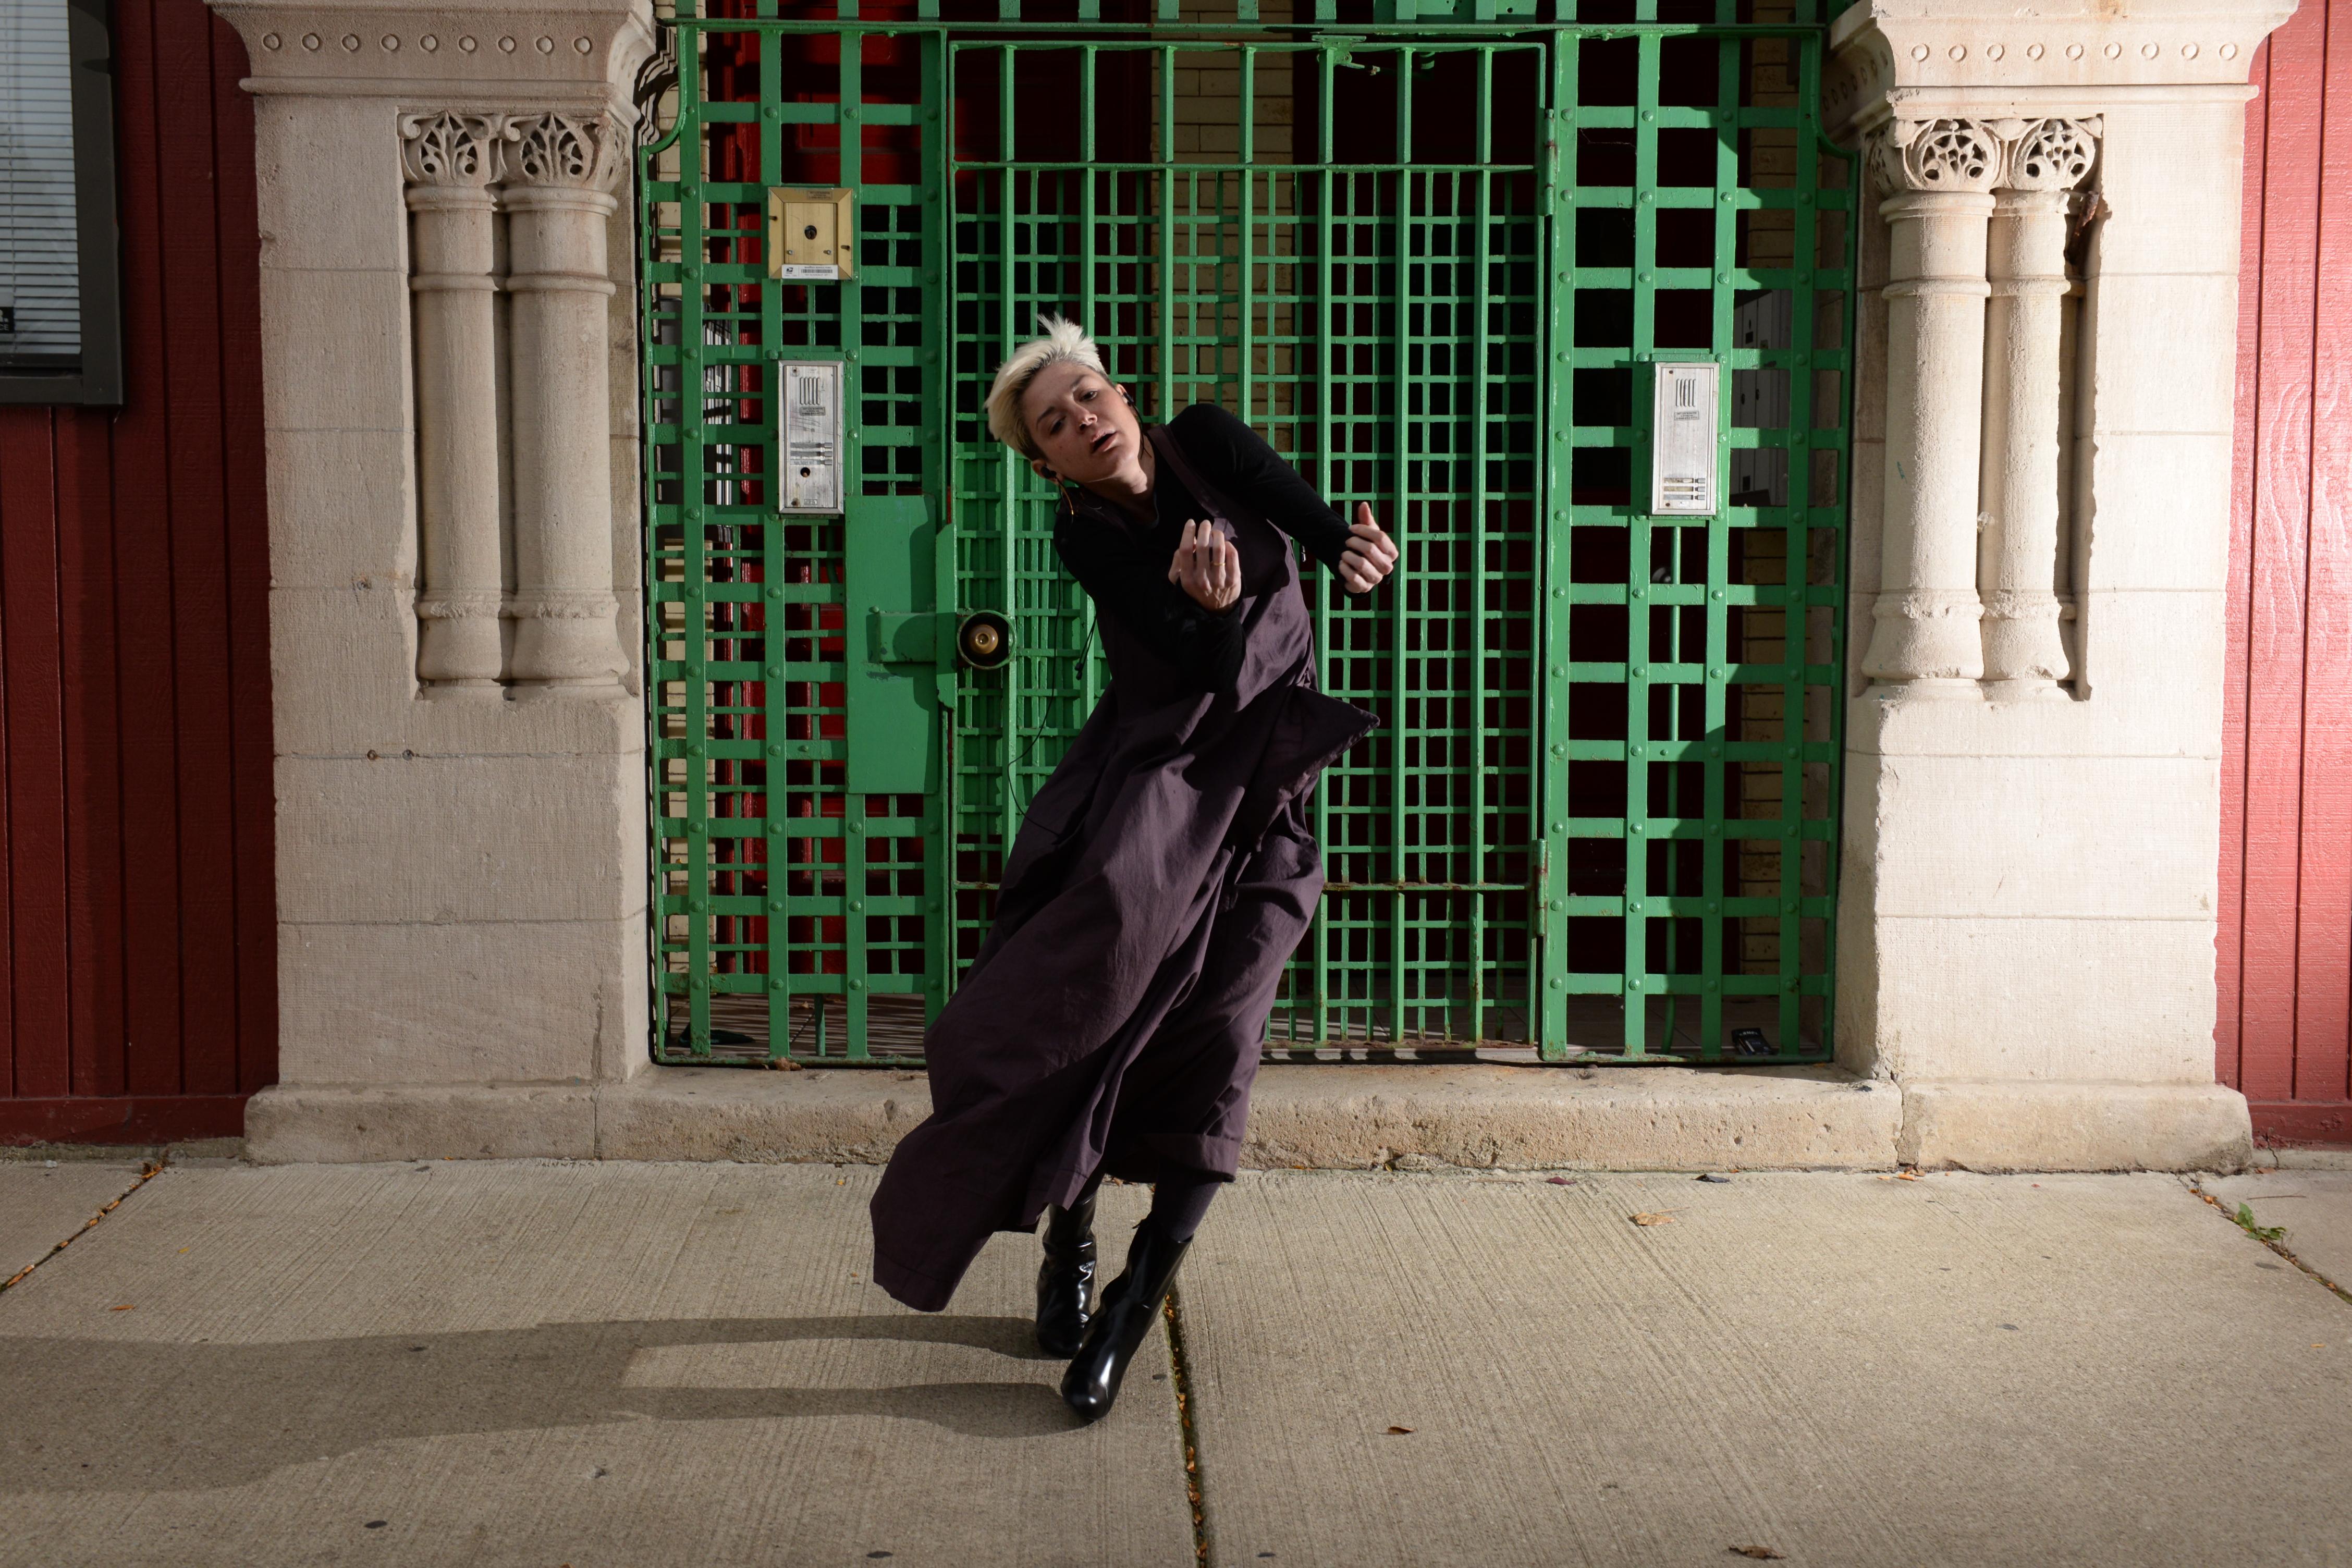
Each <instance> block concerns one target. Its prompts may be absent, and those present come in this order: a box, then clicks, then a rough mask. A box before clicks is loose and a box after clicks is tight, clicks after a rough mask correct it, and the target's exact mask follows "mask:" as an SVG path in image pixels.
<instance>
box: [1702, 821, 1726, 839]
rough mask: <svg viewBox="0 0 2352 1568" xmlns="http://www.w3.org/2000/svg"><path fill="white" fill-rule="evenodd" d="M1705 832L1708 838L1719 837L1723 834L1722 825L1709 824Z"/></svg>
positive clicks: (1717, 823)
mask: <svg viewBox="0 0 2352 1568" xmlns="http://www.w3.org/2000/svg"><path fill="white" fill-rule="evenodd" d="M1706 831H1707V836H1708V837H1722V834H1723V824H1721V823H1720V822H1710V823H1708V824H1707V825H1706Z"/></svg>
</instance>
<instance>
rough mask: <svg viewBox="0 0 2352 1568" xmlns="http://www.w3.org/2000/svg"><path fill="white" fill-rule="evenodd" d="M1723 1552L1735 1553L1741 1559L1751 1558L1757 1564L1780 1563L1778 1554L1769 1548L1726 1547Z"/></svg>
mask: <svg viewBox="0 0 2352 1568" xmlns="http://www.w3.org/2000/svg"><path fill="white" fill-rule="evenodd" d="M1724 1550H1725V1551H1727V1552H1736V1553H1738V1555H1739V1556H1742V1557H1753V1558H1755V1559H1756V1560H1757V1561H1758V1562H1759V1563H1778V1562H1780V1553H1779V1552H1775V1551H1773V1550H1772V1549H1771V1548H1770V1547H1769V1546H1728V1547H1726V1548H1725V1549H1724Z"/></svg>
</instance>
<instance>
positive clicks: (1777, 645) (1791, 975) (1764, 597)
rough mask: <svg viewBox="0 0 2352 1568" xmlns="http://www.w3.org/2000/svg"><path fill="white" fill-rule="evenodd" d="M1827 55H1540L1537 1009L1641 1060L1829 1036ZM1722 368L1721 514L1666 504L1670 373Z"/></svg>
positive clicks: (1658, 47) (1737, 42) (1835, 546)
mask: <svg viewBox="0 0 2352 1568" xmlns="http://www.w3.org/2000/svg"><path fill="white" fill-rule="evenodd" d="M1819 70H1820V51H1819V47H1818V43H1817V40H1816V39H1814V38H1813V37H1811V36H1808V35H1801V34H1799V35H1791V36H1787V37H1769V36H1764V37H1759V36H1755V35H1749V36H1748V37H1737V36H1710V35H1708V34H1706V33H1703V32H1702V33H1696V34H1686V35H1679V36H1678V35H1675V34H1674V33H1671V32H1664V31H1661V32H1643V33H1637V34H1635V35H1633V36H1632V37H1591V38H1583V37H1562V38H1561V39H1560V40H1559V46H1558V50H1557V53H1556V55H1555V58H1554V60H1553V71H1554V82H1555V99H1554V101H1555V108H1554V109H1553V110H1552V112H1551V121H1552V134H1551V137H1550V144H1551V147H1552V149H1553V154H1552V156H1553V160H1554V170H1553V180H1552V184H1551V189H1552V191H1553V193H1554V199H1553V208H1552V218H1553V222H1552V225H1551V228H1550V232H1549V257H1548V260H1549V266H1550V268H1551V271H1552V275H1553V279H1554V281H1555V283H1556V285H1558V286H1559V287H1560V288H1561V289H1562V290H1563V292H1564V293H1565V294H1566V295H1567V297H1568V300H1567V304H1566V306H1565V308H1563V309H1562V310H1559V311H1557V312H1556V313H1555V315H1554V319H1553V323H1552V340H1551V341H1552V351H1553V352H1552V359H1553V372H1554V374H1553V375H1552V377H1551V380H1550V383H1549V389H1548V397H1547V418H1546V420H1545V426H1546V431H1547V439H1548V442H1549V453H1548V455H1547V456H1548V463H1547V470H1548V477H1549V496H1548V507H1549V526H1548V527H1547V529H1546V534H1545V538H1546V546H1547V556H1548V559H1547V562H1546V581H1547V584H1548V587H1547V594H1548V603H1547V610H1548V612H1549V613H1548V615H1547V616H1546V619H1545V633H1544V650H1545V651H1544V658H1545V661H1546V671H1547V674H1548V676H1549V678H1550V680H1551V682H1552V684H1553V686H1554V688H1555V689H1557V688H1558V687H1559V685H1560V683H1562V682H1564V683H1565V687H1566V701H1565V710H1566V711H1565V713H1564V715H1563V717H1564V722H1563V723H1560V724H1558V725H1556V726H1554V727H1553V728H1551V729H1550V730H1549V731H1548V735H1547V748H1546V749H1547V752H1548V756H1547V758H1546V761H1547V763H1548V766H1547V768H1546V770H1545V773H1544V781H1545V803H1544V815H1545V816H1546V817H1547V818H1548V819H1549V820H1548V822H1547V835H1546V846H1547V852H1548V865H1547V868H1546V886H1545V898H1544V902H1545V906H1546V913H1547V915H1548V917H1549V918H1548V920H1547V930H1546V935H1547V947H1548V948H1550V949H1556V950H1557V951H1559V952H1561V954H1562V955H1563V958H1564V960H1565V962H1564V963H1561V964H1560V965H1559V966H1558V967H1557V968H1555V969H1554V970H1553V972H1552V973H1550V974H1549V975H1548V976H1547V980H1546V983H1547V986H1548V988H1549V990H1550V991H1551V992H1553V993H1554V996H1552V997H1548V998H1547V1001H1548V1003H1549V1004H1550V1005H1551V1007H1553V1008H1556V1009H1557V1011H1558V1016H1559V1017H1560V1019H1561V1026H1562V1033H1563V1035H1564V1036H1565V1037H1567V1038H1568V1039H1569V1040H1570V1041H1571V1042H1574V1043H1577V1044H1590V1045H1592V1046H1596V1047H1604V1048H1605V1047H1609V1046H1612V1045H1613V1046H1614V1047H1615V1048H1616V1052H1617V1054H1621V1055H1622V1056H1624V1057H1628V1058H1641V1057H1652V1056H1664V1057H1669V1058H1681V1057H1690V1058H1697V1059H1700V1060H1708V1061H1712V1060H1717V1059H1722V1058H1747V1059H1779V1060H1805V1059H1815V1058H1819V1057H1820V1056H1822V1055H1823V1054H1825V1053H1826V1052H1827V1050H1828V1048H1829V1043H1830V1042H1829V1030H1830V1022H1831V1016H1830V1009H1829V1005H1828V1001H1829V994H1830V981H1831V963H1832V956H1831V955H1832V948H1833V942H1832V932H1831V913H1832V891H1833V881H1834V852H1835V848H1836V843H1837V837H1836V811H1837V789H1836V784H1837V763H1838V754H1839V722H1840V716H1841V712H1842V709H1843V703H1842V701H1841V700H1839V674H1838V672H1839V670H1840V669H1841V668H1843V636H1844V622H1843V610H1844V575H1843V573H1844V561H1845V543H1844V525H1845V515H1846V513H1845V496H1844V494H1843V489H1842V487H1843V482H1844V478H1845V473H1846V456H1847V446H1848V443H1847V433H1846V414H1845V411H1846V408H1847V406H1848V403H1849V398H1850V386H1849V384H1848V379H1847V378H1848V374H1849V371H1850V367H1851V363H1852V354H1851V348H1850V344H1851V342H1852V332H1853V322H1852V303H1851V302H1852V297H1853V293H1852V290H1853V272H1852V265H1853V264H1852V247H1853V238H1854V236H1853V228H1852V225H1851V223H1850V222H1849V221H1848V218H1849V216H1850V214H1851V212H1852V201H1853V171H1852V163H1851V160H1850V159H1849V158H1848V157H1847V156H1846V155H1845V154H1843V153H1841V152H1840V151H1839V150H1838V149H1836V148H1834V147H1832V146H1831V145H1829V144H1828V143H1827V142H1825V141H1824V140H1823V139H1822V137H1821V136H1820V134H1819V130H1818V121H1817V119H1816V115H1815V108H1814V106H1816V105H1818V103H1819V77H1818V73H1819ZM1705 359H1711V360H1713V361H1715V362H1717V363H1719V364H1721V365H1722V366H1723V367H1724V374H1722V376H1721V378H1720V380H1721V385H1722V391H1723V394H1724V398H1723V406H1722V407H1721V408H1720V409H1719V411H1718V412H1719V416H1720V420H1719V427H1720V436H1719V447H1720V449H1719V453H1718V458H1717V474H1718V476H1719V485H1720V488H1721V490H1722V500H1721V504H1720V505H1719V506H1718V509H1717V513H1716V515H1715V516H1713V517H1709V518H1692V519H1682V518H1663V517H1654V516H1652V515H1650V514H1649V512H1648V510H1647V507H1648V498H1649V495H1650V490H1651V486H1650V472H1649V452H1650V445H1651V439H1650V438H1651V431H1650V428H1649V425H1650V416H1651V407H1652V401H1651V390H1652V388H1651V379H1652V377H1653V376H1654V374H1656V373H1655V370H1654V366H1655V365H1657V364H1659V363H1670V362H1674V361H1682V360H1705ZM1555 711H1558V709H1557V708H1556V709H1555ZM1554 931H1557V932H1558V933H1559V940H1558V941H1557V942H1553V941H1552V940H1551V937H1552V933H1553V932H1554ZM1610 1034H1613V1035H1614V1039H1613V1041H1612V1040H1606V1039H1604V1038H1601V1037H1603V1036H1606V1035H1610ZM1545 1035H1546V1038H1547V1040H1549V1038H1550V1037H1551V1029H1550V1027H1549V1024H1548V1025H1547V1026H1546V1029H1545Z"/></svg>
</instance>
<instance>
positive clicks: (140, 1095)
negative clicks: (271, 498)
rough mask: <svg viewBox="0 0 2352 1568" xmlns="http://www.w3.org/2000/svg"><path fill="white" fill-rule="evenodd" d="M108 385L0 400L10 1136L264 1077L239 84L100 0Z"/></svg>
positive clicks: (43, 1133) (138, 3) (273, 1007)
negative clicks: (103, 390)
mask: <svg viewBox="0 0 2352 1568" xmlns="http://www.w3.org/2000/svg"><path fill="white" fill-rule="evenodd" d="M113 10H114V19H115V135H116V139H117V141H116V149H115V159H116V171H117V172H116V181H115V188H116V195H117V201H118V213H119V216H120V221H121V260H122V306H123V342H124V351H123V352H124V371H125V384H126V394H125V400H124V403H123V405H122V406H121V408H119V409H111V408H90V409H78V408H36V407H6V408H0V953H5V966H6V967H5V995H0V1065H5V1073H6V1076H5V1079H0V1142H16V1143H22V1142H34V1141H41V1140H52V1139H71V1140H76V1141H80V1142H145V1141H161V1140H166V1139H174V1138H196V1137H208V1136H215V1135H219V1134H230V1133H236V1132H238V1131H242V1130H243V1126H244V1112H245V1100H246V1097H247V1095H249V1094H251V1093H252V1092H253V1091H254V1090H255V1089H258V1088H260V1087H261V1086H263V1085H264V1084H267V1083H268V1082H269V1081H271V1079H273V1078H275V1076H276V1072H277V1057H278V1040H277V1020H278V1000H277V977H276V968H277V962H278V960H277V938H276V894H275V888H274V881H275V873H274V870H273V861H272V855H271V842H270V834H271V788H270V743H269V626H268V614H269V602H268V584H269V575H268V542H269V540H268V511H267V503H266V500H265V496H264V489H263V468H262V433H261V362H260V343H259V328H258V325H257V322H258V308H257V300H256V293H257V267H258V259H257V239H256V237H255V219H254V193H253V113H252V108H251V100H248V99H247V97H246V95H245V94H244V93H243V92H242V91H240V90H239V89H238V88H237V85H236V84H237V79H238V78H239V77H240V76H242V75H244V74H245V71H246V58H245V50H244V47H243V45H242V44H240V43H239V42H238V41H237V37H236V34H235V33H234V32H232V31H231V30H230V29H229V27H228V26H227V25H226V24H225V23H221V22H217V21H215V19H214V18H213V16H212V15H211V14H210V13H209V12H208V11H207V10H206V9H205V5H204V4H203V0H115V5H114V7H113Z"/></svg>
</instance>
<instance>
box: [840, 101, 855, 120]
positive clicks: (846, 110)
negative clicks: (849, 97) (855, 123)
mask: <svg viewBox="0 0 2352 1568" xmlns="http://www.w3.org/2000/svg"><path fill="white" fill-rule="evenodd" d="M841 117H842V118H843V119H844V120H855V119H856V118H857V105H856V104H854V103H847V104H844V105H842V109H841Z"/></svg>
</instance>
